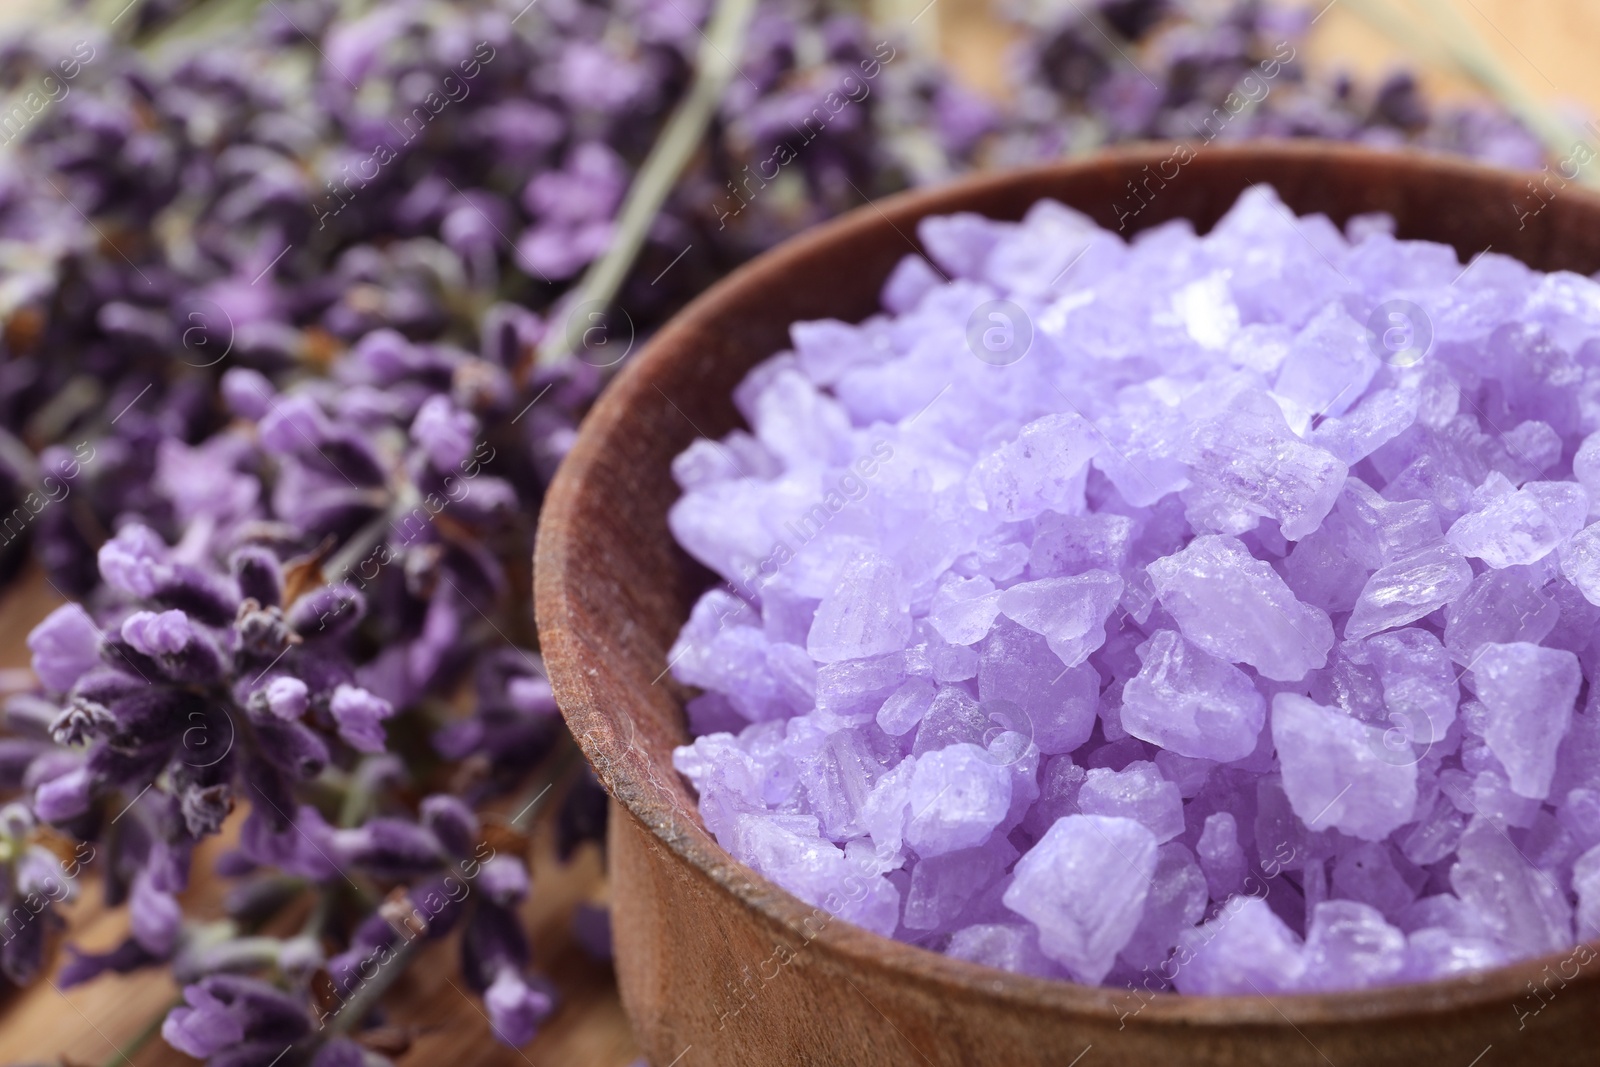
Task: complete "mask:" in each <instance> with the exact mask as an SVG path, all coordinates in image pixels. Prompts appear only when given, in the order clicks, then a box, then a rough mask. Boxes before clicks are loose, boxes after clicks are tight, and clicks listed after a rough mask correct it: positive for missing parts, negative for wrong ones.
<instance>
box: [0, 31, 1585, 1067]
mask: <svg viewBox="0 0 1600 1067" xmlns="http://www.w3.org/2000/svg"><path fill="white" fill-rule="evenodd" d="M935 2H936V3H937V5H938V7H937V12H938V18H937V20H931V19H930V20H926V21H927V22H928V23H931V30H919V32H922V33H924V34H925V40H927V41H928V42H929V43H930V44H931V45H932V46H934V47H938V48H939V49H940V51H941V52H943V53H944V54H945V56H946V57H947V58H948V59H949V60H950V62H951V63H952V64H953V65H954V66H955V67H956V69H957V72H958V75H959V76H960V77H961V78H963V80H965V81H966V82H968V83H969V84H971V85H972V86H974V87H975V88H979V89H982V90H986V91H989V92H996V93H1002V92H1004V66H1005V64H1004V60H1003V56H1004V54H1005V49H1006V46H1007V44H1008V43H1009V42H1010V41H1011V39H1012V37H1011V34H1010V33H1009V32H1008V31H1007V30H1006V29H1005V28H1004V27H1002V26H1001V25H1000V24H999V23H998V22H996V21H995V20H994V19H993V18H992V17H991V16H990V14H989V11H990V4H989V0H935ZM1060 2H1062V3H1066V2H1067V0H1060ZM1378 2H1381V3H1387V4H1389V5H1390V6H1391V7H1392V8H1395V9H1398V10H1400V11H1402V12H1407V11H1411V12H1423V11H1425V10H1426V9H1427V7H1428V4H1429V0H1378ZM1440 2H1443V3H1446V4H1448V5H1449V6H1451V7H1453V8H1454V9H1455V10H1456V11H1458V12H1459V13H1460V15H1461V16H1462V18H1463V19H1464V20H1466V22H1467V23H1468V24H1469V25H1471V26H1472V27H1473V28H1474V29H1475V30H1476V31H1477V33H1478V34H1479V35H1480V37H1481V38H1482V39H1483V41H1484V43H1485V44H1486V45H1488V46H1489V47H1490V48H1491V49H1492V50H1493V51H1494V52H1495V53H1496V54H1497V55H1498V56H1499V57H1500V58H1501V59H1502V61H1503V62H1504V64H1505V65H1506V67H1507V69H1508V70H1509V71H1510V72H1511V73H1512V74H1513V75H1514V76H1515V77H1516V78H1517V79H1519V80H1520V81H1521V82H1522V84H1523V85H1524V86H1525V87H1526V88H1527V89H1528V90H1529V91H1530V92H1532V93H1533V94H1534V95H1535V96H1537V97H1539V98H1541V99H1544V100H1547V101H1552V102H1559V101H1568V102H1576V103H1578V104H1580V105H1582V106H1584V107H1586V108H1587V110H1588V111H1589V112H1590V113H1591V114H1592V115H1596V116H1600V64H1597V63H1596V62H1595V60H1594V57H1595V55H1596V53H1597V51H1600V0H1440ZM1321 3H1322V0H1317V5H1318V7H1319V9H1321V8H1320V5H1321ZM53 6H54V4H53V2H52V0H0V27H4V26H7V25H10V24H17V23H26V22H27V21H29V20H30V19H37V18H39V17H40V15H39V13H40V12H43V11H48V10H50V9H51V8H52V7H53ZM893 7H894V9H895V10H896V11H899V10H903V9H905V8H906V5H904V4H899V3H898V2H896V3H895V4H894V5H893ZM922 7H923V3H922V2H921V0H919V2H917V3H915V4H911V5H910V11H911V13H912V14H916V13H917V12H918V11H919V10H921V9H922ZM1407 57H1408V50H1407V49H1405V48H1403V47H1402V46H1400V45H1397V44H1396V43H1395V42H1394V41H1392V40H1390V39H1389V38H1387V37H1385V36H1383V35H1382V34H1380V33H1378V32H1376V31H1374V30H1373V29H1371V28H1370V27H1369V26H1368V25H1367V24H1366V23H1364V22H1363V21H1362V20H1361V19H1360V18H1359V17H1357V15H1356V14H1355V13H1354V12H1353V11H1352V10H1351V9H1350V8H1349V6H1348V4H1347V3H1345V2H1343V0H1333V3H1332V4H1330V5H1328V7H1327V8H1326V9H1325V11H1324V14H1323V15H1322V17H1321V18H1320V19H1319V20H1318V22H1317V25H1316V31H1315V35H1314V37H1313V39H1312V43H1311V58H1312V60H1313V61H1314V62H1315V63H1318V64H1320V65H1321V66H1323V67H1324V68H1329V69H1331V68H1332V67H1335V66H1338V67H1342V68H1345V69H1350V70H1354V71H1357V72H1360V73H1364V74H1377V73H1381V72H1383V71H1384V70H1386V69H1389V68H1391V67H1393V66H1396V65H1399V64H1407V65H1409V66H1413V67H1416V66H1418V64H1417V63H1416V62H1415V61H1414V60H1413V61H1410V62H1408V58H1407ZM1423 74H1424V80H1425V82H1426V83H1427V85H1428V87H1429V88H1430V89H1431V90H1433V91H1434V92H1435V93H1440V94H1444V95H1448V96H1453V97H1460V96H1465V95H1468V94H1470V93H1472V92H1473V91H1474V90H1473V89H1472V87H1471V86H1470V85H1469V84H1467V83H1466V82H1464V81H1462V80H1461V79H1460V78H1458V77H1455V76H1452V75H1451V74H1450V73H1448V72H1446V71H1441V70H1436V69H1434V70H1430V69H1424V70H1423ZM57 602H58V598H57V597H56V596H55V594H54V593H53V591H52V590H51V589H50V588H49V586H48V585H47V584H46V583H44V582H43V581H42V580H41V579H40V578H38V577H37V576H36V575H35V576H30V577H26V578H24V579H23V580H22V581H21V582H20V583H19V584H18V585H16V586H15V587H14V588H12V589H10V590H8V591H6V593H5V594H4V596H0V677H4V672H7V671H12V670H18V669H26V667H27V652H26V649H25V647H24V646H23V638H24V637H25V636H26V634H27V632H28V630H29V629H30V628H31V627H32V625H33V624H34V623H35V622H37V621H38V620H39V619H41V618H43V617H44V615H45V614H46V613H48V612H49V611H50V609H51V608H52V607H53V606H54V605H55V604H56V603H57ZM550 836H551V835H550V834H549V833H548V830H547V829H545V828H541V830H540V831H539V832H538V833H536V835H535V851H536V865H535V868H536V873H535V878H534V886H533V893H532V894H531V896H530V901H529V905H528V912H527V916H528V919H529V922H530V925H531V929H532V932H533V940H534V945H535V955H536V958H537V962H538V964H539V966H540V968H541V969H542V970H543V971H544V973H546V974H547V975H549V976H550V977H551V978H552V979H553V980H554V981H555V983H556V985H557V987H558V988H559V990H560V992H561V995H562V1003H561V1007H560V1009H559V1010H558V1011H557V1013H556V1014H555V1016H553V1017H552V1019H551V1020H550V1021H549V1022H548V1023H547V1025H546V1026H545V1028H544V1030H543V1031H542V1032H541V1033H540V1035H539V1036H538V1037H537V1038H536V1039H535V1040H534V1041H533V1042H532V1043H530V1044H529V1045H528V1046H527V1047H525V1048H523V1049H521V1050H513V1049H508V1048H506V1047H505V1046H503V1045H501V1044H499V1043H498V1042H496V1041H495V1040H494V1039H493V1037H492V1035H491V1034H490V1032H489V1027H488V1024H487V1021H486V1020H485V1019H484V1017H483V1014H482V1011H481V1009H480V1007H479V1005H478V1003H477V1001H476V999H475V998H472V997H469V996H468V994H466V993H465V992H463V991H462V990H461V989H460V988H459V983H458V982H456V981H455V980H454V974H455V963H454V959H453V956H452V953H453V944H441V945H437V946H433V947H432V948H431V949H429V950H428V951H427V952H426V953H425V954H424V955H423V956H422V957H421V958H420V959H419V960H418V961H417V963H416V964H414V965H413V966H412V967H411V968H410V970H409V972H408V974H407V976H406V977H405V978H404V979H402V980H401V982H400V983H398V984H397V985H396V987H395V989H394V991H393V992H392V994H391V998H390V1000H389V1002H388V1004H389V1007H390V1009H391V1013H390V1017H391V1019H393V1020H394V1021H395V1022H396V1023H399V1024H403V1025H404V1027H406V1028H407V1030H408V1031H409V1032H410V1034H411V1035H412V1038H413V1039H412V1043H411V1046H410V1048H409V1050H408V1051H406V1052H405V1053H404V1054H403V1055H402V1056H400V1057H399V1063H400V1064H401V1065H402V1067H435V1065H439V1064H456V1065H462V1067H479V1065H482V1067H500V1065H506V1067H512V1065H517V1064H525V1065H534V1067H567V1065H572V1067H579V1065H581V1067H624V1065H625V1064H628V1063H630V1062H631V1061H633V1060H634V1059H635V1057H636V1056H637V1055H638V1052H637V1050H636V1049H635V1048H634V1045H633V1042H632V1039H631V1037H630V1035H629V1032H628V1026H627V1020H626V1018H625V1016H624V1015H623V1012H622V1009H621V1005H620V1004H619V1003H618V1001H617V996H616V990H615V988H614V985H613V983H612V978H611V972H610V968H609V967H608V966H607V965H605V964H604V963H599V962H596V961H595V960H593V959H592V958H591V957H589V956H588V955H587V954H586V952H585V951H584V950H583V949H582V948H581V947H580V946H579V945H578V944H577V943H576V942H575V941H574V939H573V937H572V935H571V934H570V932H569V930H568V928H567V922H568V918H569V917H570V915H571V914H572V911H573V909H574V908H576V907H577V906H578V905H579V904H580V903H583V902H585V901H597V900H603V898H604V893H605V884H604V875H603V872H602V865H601V859H600V855H599V852H598V850H597V849H594V848H587V849H585V850H583V851H581V852H580V853H579V855H578V856H577V857H575V858H574V860H573V862H572V863H571V864H570V865H568V866H566V867H562V866H560V865H559V864H558V863H556V861H555V859H554V856H553V855H552V843H551V840H550ZM219 845H220V843H213V844H212V845H211V846H210V847H209V848H208V849H207V850H203V851H202V852H201V854H200V855H199V857H197V861H196V864H195V870H196V873H197V877H196V880H195V883H196V884H195V885H194V887H193V889H192V890H191V891H190V892H189V893H188V894H187V897H186V900H185V906H186V908H187V909H190V910H191V911H193V912H194V913H196V914H200V915H207V916H215V915H219V914H220V887H219V886H218V885H217V883H215V882H213V881H210V880H208V879H206V878H205V877H204V876H203V873H202V872H203V871H204V870H205V869H206V866H207V852H208V851H209V852H212V853H214V852H215V850H216V848H217V847H219ZM70 916H71V927H72V929H71V936H72V939H73V940H74V941H75V942H76V943H78V944H81V945H83V946H85V947H86V948H91V949H101V948H105V947H108V946H110V945H113V944H115V943H117V942H118V941H120V940H121V939H122V938H123V937H124V936H125V935H126V931H127V919H126V915H125V913H124V912H123V911H122V910H121V909H116V910H107V909H106V908H104V907H103V906H101V904H100V902H99V901H98V900H97V899H96V896H95V894H94V893H93V892H92V891H91V892H90V893H88V894H87V895H86V896H85V898H84V899H82V900H80V901H79V902H78V903H77V904H75V905H74V906H73V907H72V908H71V909H70ZM176 995H177V990H176V988H175V987H174V985H173V984H172V982H171V980H170V979H168V978H166V977H165V976H162V975H160V974H159V973H154V972H152V973H148V974H142V975H136V976H129V977H122V976H110V977H105V978H101V979H99V980H97V981H95V982H92V983H90V984H88V985H86V986H83V987H80V988H77V989H72V990H67V991H62V990H60V989H59V988H57V987H56V986H55V984H54V983H53V982H50V981H46V982H40V983H38V984H37V985H35V986H33V987H32V988H30V989H28V990H25V991H22V992H20V993H16V994H14V995H12V996H11V997H10V999H0V1064H8V1063H60V1064H63V1065H70V1067H81V1065H90V1064H102V1063H103V1064H124V1065H137V1067H155V1065H176V1064H188V1063H192V1062H194V1061H192V1060H189V1059H188V1058H187V1057H185V1056H182V1055H180V1054H178V1053H176V1052H174V1051H173V1050H172V1049H170V1048H169V1047H167V1045H166V1044H165V1043H164V1042H163V1041H161V1040H160V1039H159V1038H155V1039H153V1040H148V1041H146V1042H144V1043H143V1045H142V1046H141V1047H140V1048H139V1049H138V1050H135V1049H134V1047H133V1046H134V1043H135V1041H136V1039H137V1037H138V1036H139V1035H140V1034H141V1033H142V1032H144V1031H145V1030H147V1028H148V1027H149V1026H150V1025H151V1024H152V1022H153V1021H158V1020H159V1019H160V1018H161V1016H162V1015H163V1014H164V1012H165V1010H166V1008H167V1007H168V1006H169V1005H170V1004H171V1003H173V1001H174V999H175V998H176ZM657 1067H667V1065H665V1064H661V1065H657ZM676 1067H706V1065H700V1064H696V1063H695V1061H694V1056H693V1054H692V1052H691V1054H690V1055H689V1056H688V1057H687V1058H686V1059H685V1060H684V1061H683V1062H682V1063H681V1064H680V1065H676ZM751 1067H759V1065H751Z"/></svg>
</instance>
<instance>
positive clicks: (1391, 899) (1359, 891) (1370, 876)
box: [1333, 841, 1420, 915]
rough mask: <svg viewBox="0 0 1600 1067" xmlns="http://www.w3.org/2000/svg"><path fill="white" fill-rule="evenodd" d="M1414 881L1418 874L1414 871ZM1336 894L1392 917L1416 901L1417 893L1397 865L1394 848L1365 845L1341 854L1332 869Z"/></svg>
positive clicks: (1371, 842) (1372, 842)
mask: <svg viewBox="0 0 1600 1067" xmlns="http://www.w3.org/2000/svg"><path fill="white" fill-rule="evenodd" d="M1411 871H1412V876H1413V879H1415V880H1420V879H1417V877H1416V876H1417V872H1416V871H1415V869H1414V868H1411ZM1333 890H1334V893H1335V895H1337V896H1338V897H1340V898H1343V899H1346V900H1355V901H1360V902H1361V903H1363V904H1370V905H1372V906H1373V907H1375V908H1377V909H1378V910H1379V911H1381V912H1383V913H1384V914H1386V915H1393V914H1395V913H1396V912H1398V911H1400V910H1401V909H1402V908H1404V907H1406V906H1407V905H1409V904H1410V903H1411V902H1412V901H1414V900H1415V899H1416V897H1417V892H1416V890H1415V889H1414V888H1413V887H1412V884H1411V882H1409V881H1407V879H1406V877H1405V875H1402V874H1401V873H1400V869H1399V867H1398V866H1397V865H1396V862H1395V856H1394V853H1393V852H1392V851H1391V847H1390V846H1389V845H1386V844H1382V843H1379V842H1376V841H1362V842H1359V843H1357V844H1355V845H1353V846H1352V847H1350V848H1348V849H1346V850H1345V851H1343V852H1341V853H1340V855H1339V858H1338V859H1337V860H1336V861H1335V862H1334V865H1333Z"/></svg>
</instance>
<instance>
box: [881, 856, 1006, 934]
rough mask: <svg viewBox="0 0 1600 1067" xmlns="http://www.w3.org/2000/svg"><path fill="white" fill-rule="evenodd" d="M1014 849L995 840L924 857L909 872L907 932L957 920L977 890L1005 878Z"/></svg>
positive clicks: (906, 905)
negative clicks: (1003, 876) (974, 846)
mask: <svg viewBox="0 0 1600 1067" xmlns="http://www.w3.org/2000/svg"><path fill="white" fill-rule="evenodd" d="M1016 859H1017V850H1016V847H1015V846H1013V845H1012V844H1011V842H1009V841H1007V840H1006V839H1005V838H1003V837H996V838H993V839H991V840H990V841H988V842H986V843H985V844H983V845H980V846H978V847H977V848H967V849H960V850H958V851H955V852H947V853H944V854H943V855H939V856H925V857H923V858H922V860H921V861H920V862H918V863H917V865H916V866H915V867H913V868H912V870H911V885H910V886H909V887H908V888H907V890H906V903H905V910H904V914H903V918H902V920H901V921H902V922H904V923H905V926H906V929H908V930H937V929H939V928H940V927H943V926H947V925H948V924H949V923H952V922H954V921H955V920H956V919H957V918H959V917H960V915H961V913H962V910H963V909H965V908H966V906H967V904H968V902H970V901H971V900H972V898H973V897H974V896H976V895H977V894H978V892H979V890H981V889H983V888H984V887H985V886H987V885H990V884H991V883H993V882H994V881H996V880H997V879H999V878H1000V877H1001V876H1002V875H1004V874H1005V872H1006V870H1007V868H1009V867H1010V866H1011V865H1012V864H1013V863H1015V862H1016Z"/></svg>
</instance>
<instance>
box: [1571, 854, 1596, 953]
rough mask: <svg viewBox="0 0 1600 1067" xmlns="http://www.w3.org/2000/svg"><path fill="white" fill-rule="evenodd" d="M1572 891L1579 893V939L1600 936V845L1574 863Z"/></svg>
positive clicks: (1592, 938) (1591, 938) (1585, 939)
mask: <svg viewBox="0 0 1600 1067" xmlns="http://www.w3.org/2000/svg"><path fill="white" fill-rule="evenodd" d="M1572 891H1573V892H1574V893H1576V894H1577V895H1578V912H1577V923H1578V939H1579V940H1580V941H1592V940H1594V939H1595V938H1596V937H1600V845H1596V846H1594V847H1593V848H1591V849H1589V850H1588V851H1587V852H1585V853H1584V854H1583V855H1581V856H1579V857H1578V858H1577V860H1576V861H1575V862H1574V863H1573V864H1572Z"/></svg>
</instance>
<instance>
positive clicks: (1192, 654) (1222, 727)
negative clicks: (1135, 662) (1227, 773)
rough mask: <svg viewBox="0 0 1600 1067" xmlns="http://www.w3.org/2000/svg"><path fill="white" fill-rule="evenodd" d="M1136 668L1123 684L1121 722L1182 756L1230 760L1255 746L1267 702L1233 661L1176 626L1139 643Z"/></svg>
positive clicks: (1131, 730)
mask: <svg viewBox="0 0 1600 1067" xmlns="http://www.w3.org/2000/svg"><path fill="white" fill-rule="evenodd" d="M1138 651H1139V660H1140V662H1141V664H1142V666H1141V668H1140V670H1139V673H1138V674H1137V675H1135V676H1134V677H1132V678H1130V679H1128V682H1127V684H1126V685H1125V686H1123V689H1122V718H1121V721H1122V728H1123V729H1124V730H1126V731H1128V733H1130V734H1132V735H1133V736H1134V737H1137V738H1140V739H1141V740H1144V741H1149V742H1150V743H1151V744H1154V745H1160V746H1161V747H1162V748H1163V749H1167V750H1170V751H1172V752H1176V753H1178V754H1180V755H1184V756H1193V757H1197V758H1200V759H1210V760H1217V761H1218V762H1223V763H1226V762H1229V761H1232V760H1236V759H1243V758H1244V757H1245V756H1248V755H1249V754H1250V753H1251V751H1253V750H1254V749H1255V746H1256V739H1257V738H1258V737H1259V736H1260V735H1261V727H1262V725H1263V724H1264V723H1265V722H1266V718H1267V703H1266V701H1265V700H1264V699H1263V698H1262V696H1261V694H1260V693H1259V692H1257V691H1256V687H1255V684H1254V683H1253V682H1252V681H1251V680H1250V677H1249V676H1248V675H1246V674H1245V673H1244V672H1243V671H1241V670H1240V669H1239V668H1237V667H1235V666H1234V665H1233V664H1231V663H1228V662H1226V661H1224V660H1221V659H1218V658H1217V657H1215V656H1213V655H1210V654H1209V653H1207V652H1204V651H1202V650H1201V649H1199V648H1196V647H1195V646H1194V645H1192V644H1190V643H1189V642H1188V641H1185V640H1184V639H1183V637H1182V635H1180V634H1178V633H1177V632H1176V631H1174V630H1157V631H1156V632H1155V634H1154V635H1152V636H1151V638H1150V639H1149V640H1148V641H1146V642H1145V643H1144V644H1142V645H1140V646H1139V649H1138Z"/></svg>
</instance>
